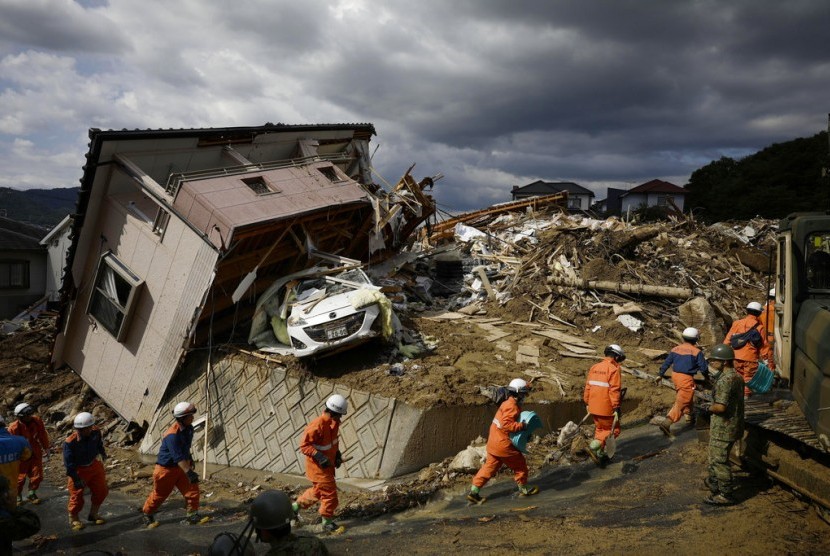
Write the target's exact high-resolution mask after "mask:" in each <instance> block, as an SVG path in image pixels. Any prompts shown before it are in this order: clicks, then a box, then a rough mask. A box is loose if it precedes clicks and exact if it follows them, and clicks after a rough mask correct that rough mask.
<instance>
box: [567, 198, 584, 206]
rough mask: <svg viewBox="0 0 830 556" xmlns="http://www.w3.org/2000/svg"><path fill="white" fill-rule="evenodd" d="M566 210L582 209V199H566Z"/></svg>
mask: <svg viewBox="0 0 830 556" xmlns="http://www.w3.org/2000/svg"><path fill="white" fill-rule="evenodd" d="M568 208H572V209H579V208H582V199H580V198H579V197H568Z"/></svg>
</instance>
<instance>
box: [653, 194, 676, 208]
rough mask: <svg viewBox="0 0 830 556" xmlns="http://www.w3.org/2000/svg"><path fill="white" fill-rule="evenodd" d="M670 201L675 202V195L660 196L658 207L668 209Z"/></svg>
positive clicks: (658, 197)
mask: <svg viewBox="0 0 830 556" xmlns="http://www.w3.org/2000/svg"><path fill="white" fill-rule="evenodd" d="M669 201H674V196H673V195H658V196H657V206H658V207H667V206H669Z"/></svg>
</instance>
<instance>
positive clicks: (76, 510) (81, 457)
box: [63, 411, 109, 531]
mask: <svg viewBox="0 0 830 556" xmlns="http://www.w3.org/2000/svg"><path fill="white" fill-rule="evenodd" d="M73 426H74V427H75V432H73V433H72V434H70V435H69V438H67V439H66V441H65V442H64V443H63V463H64V465H65V466H66V475H67V477H68V479H67V481H66V486H67V489H68V490H69V525H70V526H71V527H72V530H73V531H80V530H81V529H83V528H84V527H85V525H84V523H83V522H82V521H81V519H80V517H79V514H80V513H81V510H82V509H83V508H84V488H85V487H89V491H90V492H91V493H92V497H91V500H90V503H91V507H90V508H89V516H88V517H87V520H88V521H89V522H90V523H92V524H93V525H103V524H104V523H106V521H105V520H104V518H102V517H101V514H99V513H98V510H99V509H100V508H101V504H103V503H104V500H105V499H106V497H107V494H109V487H108V486H107V474H106V472H105V471H104V463H103V462H104V461H106V460H107V453H106V452H105V451H104V439H103V437H102V436H101V431H100V429H98V427H96V426H95V418H94V417H93V416H92V413H88V412H86V411H84V412H81V413H78V414H77V415H76V416H75V420H74V421H73ZM99 455H100V456H101V459H100V460H99V459H98V456H99Z"/></svg>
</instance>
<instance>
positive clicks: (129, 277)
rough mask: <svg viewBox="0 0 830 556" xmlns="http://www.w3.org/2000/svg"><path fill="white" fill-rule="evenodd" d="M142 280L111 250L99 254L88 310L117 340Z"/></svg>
mask: <svg viewBox="0 0 830 556" xmlns="http://www.w3.org/2000/svg"><path fill="white" fill-rule="evenodd" d="M143 283H144V282H143V281H142V280H141V278H139V277H138V276H136V275H135V274H133V272H132V271H131V270H130V269H129V268H127V267H126V266H124V263H122V262H121V261H119V260H118V259H116V258H115V255H113V254H112V253H111V252H107V253H105V254H104V256H103V257H101V260H100V262H99V263H98V272H97V273H96V275H95V287H94V289H93V291H92V296H91V297H90V298H89V307H88V309H87V313H89V314H90V315H91V316H92V318H94V319H95V320H96V321H98V323H99V324H100V325H101V326H102V327H104V329H106V330H107V332H109V333H110V334H112V335H113V336H114V337H115V339H116V340H118V341H119V342H120V341H121V340H122V339H123V338H124V336H126V333H127V323H128V322H129V317H130V315H131V311H132V309H133V306H134V305H135V301H136V299H137V298H138V289H139V287H140V286H141V285H142V284H143Z"/></svg>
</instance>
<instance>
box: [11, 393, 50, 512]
mask: <svg viewBox="0 0 830 556" xmlns="http://www.w3.org/2000/svg"><path fill="white" fill-rule="evenodd" d="M34 413H35V408H33V407H32V406H30V405H29V404H27V403H20V404H17V407H15V408H14V415H15V417H17V420H16V421H14V422H13V423H12V424H11V425H9V432H10V433H11V434H15V435H17V436H22V437H23V438H25V439H26V440H28V441H29V446H31V447H32V457H31V458H30V459H29V460H28V461H25V462H23V463H21V464H20V471H19V472H18V475H17V503H18V504H22V503H23V485H25V484H26V477H28V478H29V495H28V496H27V498H28V499H29V501H30V502H31V503H32V504H40V499H39V498H38V497H37V488H38V487H39V486H40V483H41V482H42V481H43V456H44V454H47V455H48V454H49V435H48V434H47V433H46V427H45V426H44V425H43V420H42V419H41V418H40V417H38V416H37V415H35V414H34Z"/></svg>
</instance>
